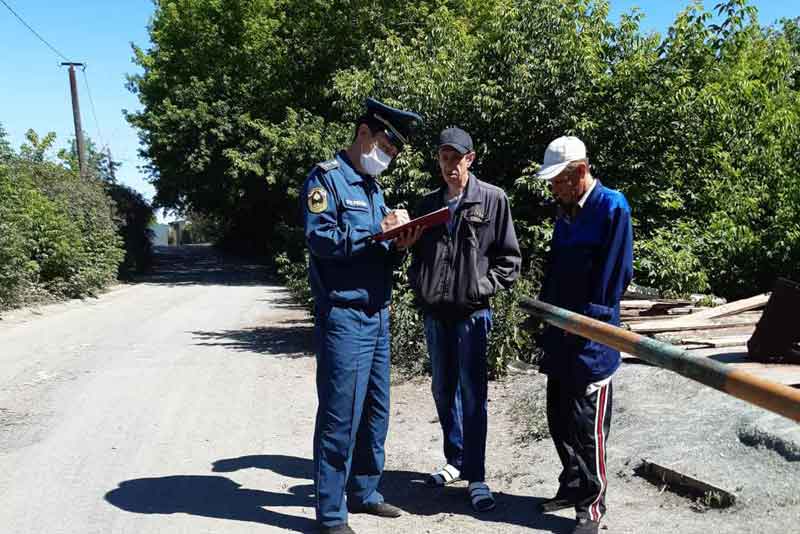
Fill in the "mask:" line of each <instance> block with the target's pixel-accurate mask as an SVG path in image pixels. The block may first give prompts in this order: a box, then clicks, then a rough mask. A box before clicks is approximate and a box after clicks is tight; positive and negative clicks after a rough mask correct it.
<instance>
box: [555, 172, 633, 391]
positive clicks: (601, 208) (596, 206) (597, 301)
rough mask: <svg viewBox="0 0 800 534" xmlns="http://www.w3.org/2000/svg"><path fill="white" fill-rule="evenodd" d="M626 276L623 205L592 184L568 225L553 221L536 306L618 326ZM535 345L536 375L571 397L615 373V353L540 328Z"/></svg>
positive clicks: (629, 264) (628, 259)
mask: <svg viewBox="0 0 800 534" xmlns="http://www.w3.org/2000/svg"><path fill="white" fill-rule="evenodd" d="M632 276H633V230H632V228H631V211H630V207H629V206H628V201H627V200H625V197H624V196H623V195H622V193H620V192H619V191H614V190H613V189H608V188H607V187H604V186H603V185H602V184H601V183H600V182H599V181H598V182H597V184H596V186H595V188H594V190H593V191H592V192H591V193H590V194H589V197H588V198H587V199H586V203H585V204H584V206H583V208H582V209H581V210H580V212H579V213H578V214H577V216H576V217H575V218H574V220H572V221H570V220H568V219H567V218H566V217H564V216H559V217H558V219H557V220H556V225H555V229H554V231H553V239H552V242H551V251H550V259H549V262H548V266H547V269H546V274H545V279H544V283H543V285H542V292H541V295H540V300H542V301H544V302H548V303H550V304H553V305H555V306H559V307H561V308H566V309H568V310H570V311H574V312H578V313H581V314H583V315H587V316H589V317H592V318H594V319H598V320H600V321H604V322H606V323H610V324H613V325H619V301H620V299H621V298H622V295H623V293H624V292H625V289H626V288H627V287H628V283H629V282H630V281H631V278H632ZM540 342H541V346H542V348H543V349H544V352H545V355H544V358H543V360H542V362H541V366H540V368H541V371H542V372H544V373H547V374H548V375H550V376H552V377H554V378H558V379H559V380H563V381H565V382H566V383H572V385H573V386H574V387H575V388H576V390H577V391H581V390H583V389H584V388H585V387H586V386H587V385H588V384H590V383H592V382H596V381H598V380H602V379H604V378H607V377H609V376H611V374H613V373H614V371H616V370H617V367H619V363H620V355H619V351H616V350H614V349H612V348H610V347H607V346H605V345H602V344H600V343H596V342H594V341H589V340H587V339H585V338H582V337H580V336H576V335H572V334H568V333H566V332H565V331H563V330H561V329H559V328H556V327H553V326H547V327H546V328H545V330H544V332H543V333H542V336H541V338H540Z"/></svg>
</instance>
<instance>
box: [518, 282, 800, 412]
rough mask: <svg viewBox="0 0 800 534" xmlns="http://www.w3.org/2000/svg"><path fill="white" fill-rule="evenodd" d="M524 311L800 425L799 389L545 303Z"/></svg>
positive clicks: (526, 302) (526, 303) (528, 303)
mask: <svg viewBox="0 0 800 534" xmlns="http://www.w3.org/2000/svg"><path fill="white" fill-rule="evenodd" d="M520 306H521V307H522V309H523V310H525V311H526V312H528V313H530V314H531V315H534V316H536V317H539V318H541V319H543V320H545V321H547V322H548V323H550V324H551V325H553V326H556V327H558V328H561V329H562V330H566V331H567V332H570V333H573V334H577V335H579V336H581V337H585V338H587V339H591V340H592V341H596V342H598V343H602V344H604V345H607V346H609V347H612V348H614V349H617V350H619V351H621V352H627V353H628V354H633V355H634V356H636V357H637V358H641V359H642V360H644V361H646V362H649V363H652V364H654V365H657V366H659V367H663V368H665V369H669V370H671V371H675V372H676V373H678V374H680V375H683V376H685V377H687V378H691V379H692V380H695V381H697V382H700V383H701V384H705V385H706V386H710V387H712V388H714V389H718V390H720V391H723V392H725V393H728V394H729V395H732V396H734V397H736V398H739V399H742V400H744V401H747V402H749V403H751V404H755V405H757V406H761V407H762V408H766V409H767V410H770V411H772V412H775V413H778V414H780V415H783V416H785V417H788V418H789V419H792V420H794V421H797V422H800V390H797V389H794V388H792V387H789V386H785V385H783V384H778V383H777V382H772V381H770V380H764V379H763V378H759V377H757V376H755V375H752V374H750V373H746V372H744V371H741V370H738V369H734V368H731V367H729V366H727V365H725V364H723V363H719V362H717V361H715V360H712V359H710V358H703V357H697V356H692V355H691V354H689V353H688V352H687V351H685V350H683V349H681V348H678V347H676V346H674V345H670V344H669V343H663V342H661V341H658V340H655V339H653V338H649V337H645V336H642V335H639V334H636V333H634V332H630V331H628V330H625V329H623V328H619V327H618V326H613V325H610V324H607V323H604V322H602V321H598V320H596V319H592V318H590V317H586V316H584V315H581V314H579V313H575V312H571V311H569V310H565V309H563V308H559V307H558V306H553V305H552V304H547V303H546V302H541V301H539V300H535V299H531V298H527V297H523V298H522V300H521V302H520Z"/></svg>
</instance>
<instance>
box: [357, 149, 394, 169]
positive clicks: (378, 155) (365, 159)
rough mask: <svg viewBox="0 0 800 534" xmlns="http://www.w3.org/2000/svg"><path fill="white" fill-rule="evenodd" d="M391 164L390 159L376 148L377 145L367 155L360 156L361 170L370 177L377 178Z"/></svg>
mask: <svg viewBox="0 0 800 534" xmlns="http://www.w3.org/2000/svg"><path fill="white" fill-rule="evenodd" d="M391 162H392V157H391V156H390V155H389V154H387V153H386V152H384V151H383V150H381V149H380V148H378V145H375V146H374V147H372V150H371V151H370V152H369V153H368V154H361V168H362V169H364V172H366V173H367V174H369V175H370V176H378V175H379V174H380V173H382V172H383V171H385V170H386V168H387V167H389V164H390V163H391Z"/></svg>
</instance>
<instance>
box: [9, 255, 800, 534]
mask: <svg viewBox="0 0 800 534" xmlns="http://www.w3.org/2000/svg"><path fill="white" fill-rule="evenodd" d="M162 260H164V262H163V263H162V265H161V270H160V272H159V273H158V274H157V275H156V276H153V277H150V278H149V279H148V280H144V281H143V283H140V284H135V285H128V286H121V287H118V288H116V289H114V290H113V291H111V292H109V293H107V294H105V295H103V296H101V297H100V298H98V299H93V300H89V301H85V302H70V303H66V304H58V305H54V306H46V307H42V308H37V309H35V310H20V311H17V312H14V313H11V314H4V315H3V317H2V319H3V320H2V321H0V347H2V350H0V469H1V470H2V471H3V473H4V477H3V478H2V479H0V532H1V533H2V534H6V533H9V534H38V533H43V534H44V533H46V534H58V533H64V534H74V533H80V534H94V533H96V534H108V533H130V534H147V533H157V534H173V533H192V534H195V533H220V534H235V533H239V532H242V533H244V532H248V533H250V532H287V531H291V532H309V531H312V530H313V528H314V521H313V517H314V510H313V486H312V483H311V476H310V475H311V438H312V433H313V418H314V412H315V410H316V396H315V387H314V372H315V362H314V358H313V357H312V356H311V354H310V352H309V350H310V341H311V325H310V323H309V321H308V317H307V315H306V314H305V313H304V312H303V310H301V309H299V308H297V307H296V306H294V305H293V304H292V302H291V299H290V298H289V296H288V294H287V293H286V291H285V290H284V289H283V288H281V287H278V286H275V285H270V284H269V283H268V281H266V279H265V277H264V276H263V273H262V272H260V271H259V270H258V269H256V268H253V267H252V266H245V265H240V264H230V263H227V262H225V261H221V260H220V258H218V257H216V256H215V255H214V254H213V253H211V251H209V250H205V249H189V250H181V251H178V254H177V255H175V256H173V257H171V258H166V259H165V258H162ZM543 392H544V379H543V377H542V376H540V375H532V376H517V377H512V378H509V379H507V380H504V381H500V382H495V383H493V384H491V389H490V404H489V409H490V422H489V445H488V462H487V468H488V473H487V474H488V482H489V483H490V485H491V486H492V489H493V490H494V492H495V495H496V496H497V499H498V508H497V510H496V511H494V512H492V513H489V514H486V515H483V516H480V517H476V516H475V514H473V512H472V511H471V509H470V507H469V504H468V501H467V496H466V489H465V488H464V484H461V485H456V486H453V487H448V488H445V489H443V490H431V489H428V488H425V487H423V486H422V485H421V483H420V481H421V479H422V477H423V476H424V473H427V472H428V471H430V470H431V469H432V468H434V467H436V466H438V465H440V464H441V462H442V458H441V437H440V431H439V425H438V422H437V420H436V415H435V409H434V406H433V402H432V400H431V396H430V391H429V380H427V379H417V380H412V381H405V382H402V381H401V382H398V383H396V384H395V385H394V387H393V390H392V395H393V399H392V420H391V426H390V431H389V438H388V441H387V465H386V472H385V475H384V480H383V484H382V491H383V492H384V494H385V495H386V498H387V500H388V501H390V502H392V503H394V504H396V505H398V506H400V507H401V508H402V509H403V510H405V512H406V513H405V514H404V515H403V517H401V518H399V519H396V520H380V519H377V518H373V517H368V516H363V515H357V516H352V517H351V524H352V526H353V528H354V529H355V530H356V531H357V532H358V533H359V534H364V533H383V532H386V531H389V530H391V531H392V532H393V533H397V534H404V533H408V534H419V533H471V534H478V533H490V532H501V533H522V532H556V533H560V532H569V531H570V529H571V528H572V525H573V519H572V516H571V513H570V512H569V511H564V512H561V513H558V514H553V515H540V514H538V513H537V512H536V505H537V504H538V503H539V502H540V501H541V500H542V499H544V498H546V497H549V496H551V495H552V493H553V491H554V490H555V486H556V478H557V476H558V472H559V469H560V466H559V465H558V460H557V457H556V454H555V451H554V449H553V446H552V444H551V443H550V442H549V440H548V439H547V438H544V439H540V440H538V441H535V440H533V441H532V440H530V439H528V440H527V441H526V439H525V438H526V435H529V434H530V432H531V431H536V432H538V433H542V432H543V431H544V427H543V425H542V417H543V405H542V395H543ZM786 424H787V423H785V422H784V421H783V420H780V419H779V418H777V419H776V418H770V416H768V415H766V412H764V411H762V410H760V409H757V408H753V407H749V406H747V405H745V404H744V403H741V402H739V401H736V400H734V399H731V398H729V397H727V396H725V395H723V394H721V393H718V392H715V391H713V390H710V389H707V388H704V387H702V386H699V385H696V384H693V383H691V382H689V381H687V380H685V379H683V378H681V377H679V376H677V375H674V374H672V373H670V372H667V371H663V370H658V369H655V368H652V367H648V366H645V365H641V364H625V365H624V366H623V368H622V369H621V370H620V372H619V375H618V376H617V378H616V381H615V408H614V422H613V424H612V432H611V438H610V442H609V473H610V477H609V493H608V506H609V511H608V515H607V517H606V518H605V520H604V527H605V528H606V530H605V531H607V532H613V533H651V532H658V533H661V532H680V533H703V534H706V533H707V532H708V531H709V530H713V531H714V532H715V534H717V533H726V532H763V533H772V532H798V530H799V529H798V524H800V504H798V498H797V495H798V491H797V490H798V483H797V481H798V480H800V477H798V475H800V461H798V457H799V456H800V454H799V453H798V451H797V450H796V449H794V448H792V443H790V442H785V441H781V439H780V438H781V436H782V435H786V433H787V432H791V431H792V430H793V429H794V428H795V427H796V425H792V424H789V426H788V427H784V428H783V429H780V428H779V427H780V426H781V425H786ZM786 428H788V430H786ZM776 429H777V430H776ZM776 436H777V437H776ZM746 443H749V444H752V445H748V444H746ZM643 458H647V459H650V460H652V461H655V462H658V463H660V464H662V465H665V466H669V467H672V468H674V469H677V470H679V471H682V472H684V473H686V474H690V475H695V476H697V477H699V478H702V479H704V480H706V481H707V482H709V483H712V484H715V485H718V486H720V487H723V488H725V489H729V490H731V491H734V492H735V493H736V494H737V496H738V498H739V500H738V503H737V504H736V505H735V506H734V507H732V508H728V509H724V510H716V509H706V508H705V507H704V506H703V505H702V503H697V502H693V501H692V500H689V499H686V498H683V497H680V496H678V495H675V494H673V493H671V492H670V491H662V488H660V487H658V486H656V485H653V484H651V483H650V482H647V481H646V480H644V479H642V478H640V477H638V476H636V475H635V472H634V471H635V468H636V466H637V465H638V463H639V462H640V461H641V459H643Z"/></svg>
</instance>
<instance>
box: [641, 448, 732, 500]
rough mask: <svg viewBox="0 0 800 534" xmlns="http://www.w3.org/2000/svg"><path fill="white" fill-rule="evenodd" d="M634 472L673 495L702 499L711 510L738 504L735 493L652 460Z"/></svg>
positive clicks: (646, 461) (643, 461) (642, 464)
mask: <svg viewBox="0 0 800 534" xmlns="http://www.w3.org/2000/svg"><path fill="white" fill-rule="evenodd" d="M634 472H635V473H636V474H637V475H638V476H640V477H642V478H644V479H646V480H649V481H650V482H652V483H653V484H656V485H659V486H660V485H662V484H663V485H664V486H666V488H668V489H669V490H670V491H672V492H673V493H676V494H678V495H681V496H684V497H689V498H692V499H700V502H702V503H703V504H704V505H706V506H708V507H709V508H727V507H729V506H732V505H733V504H735V503H736V495H735V494H734V493H733V492H731V491H728V490H725V489H722V488H720V487H718V486H714V485H712V484H709V483H708V482H703V481H702V480H699V479H696V478H694V477H690V476H689V475H684V474H683V473H679V472H678V471H675V470H674V469H670V468H669V467H664V466H663V465H659V464H657V463H655V462H653V461H650V460H642V463H641V464H640V465H639V466H637V467H636V469H635V470H634Z"/></svg>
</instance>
